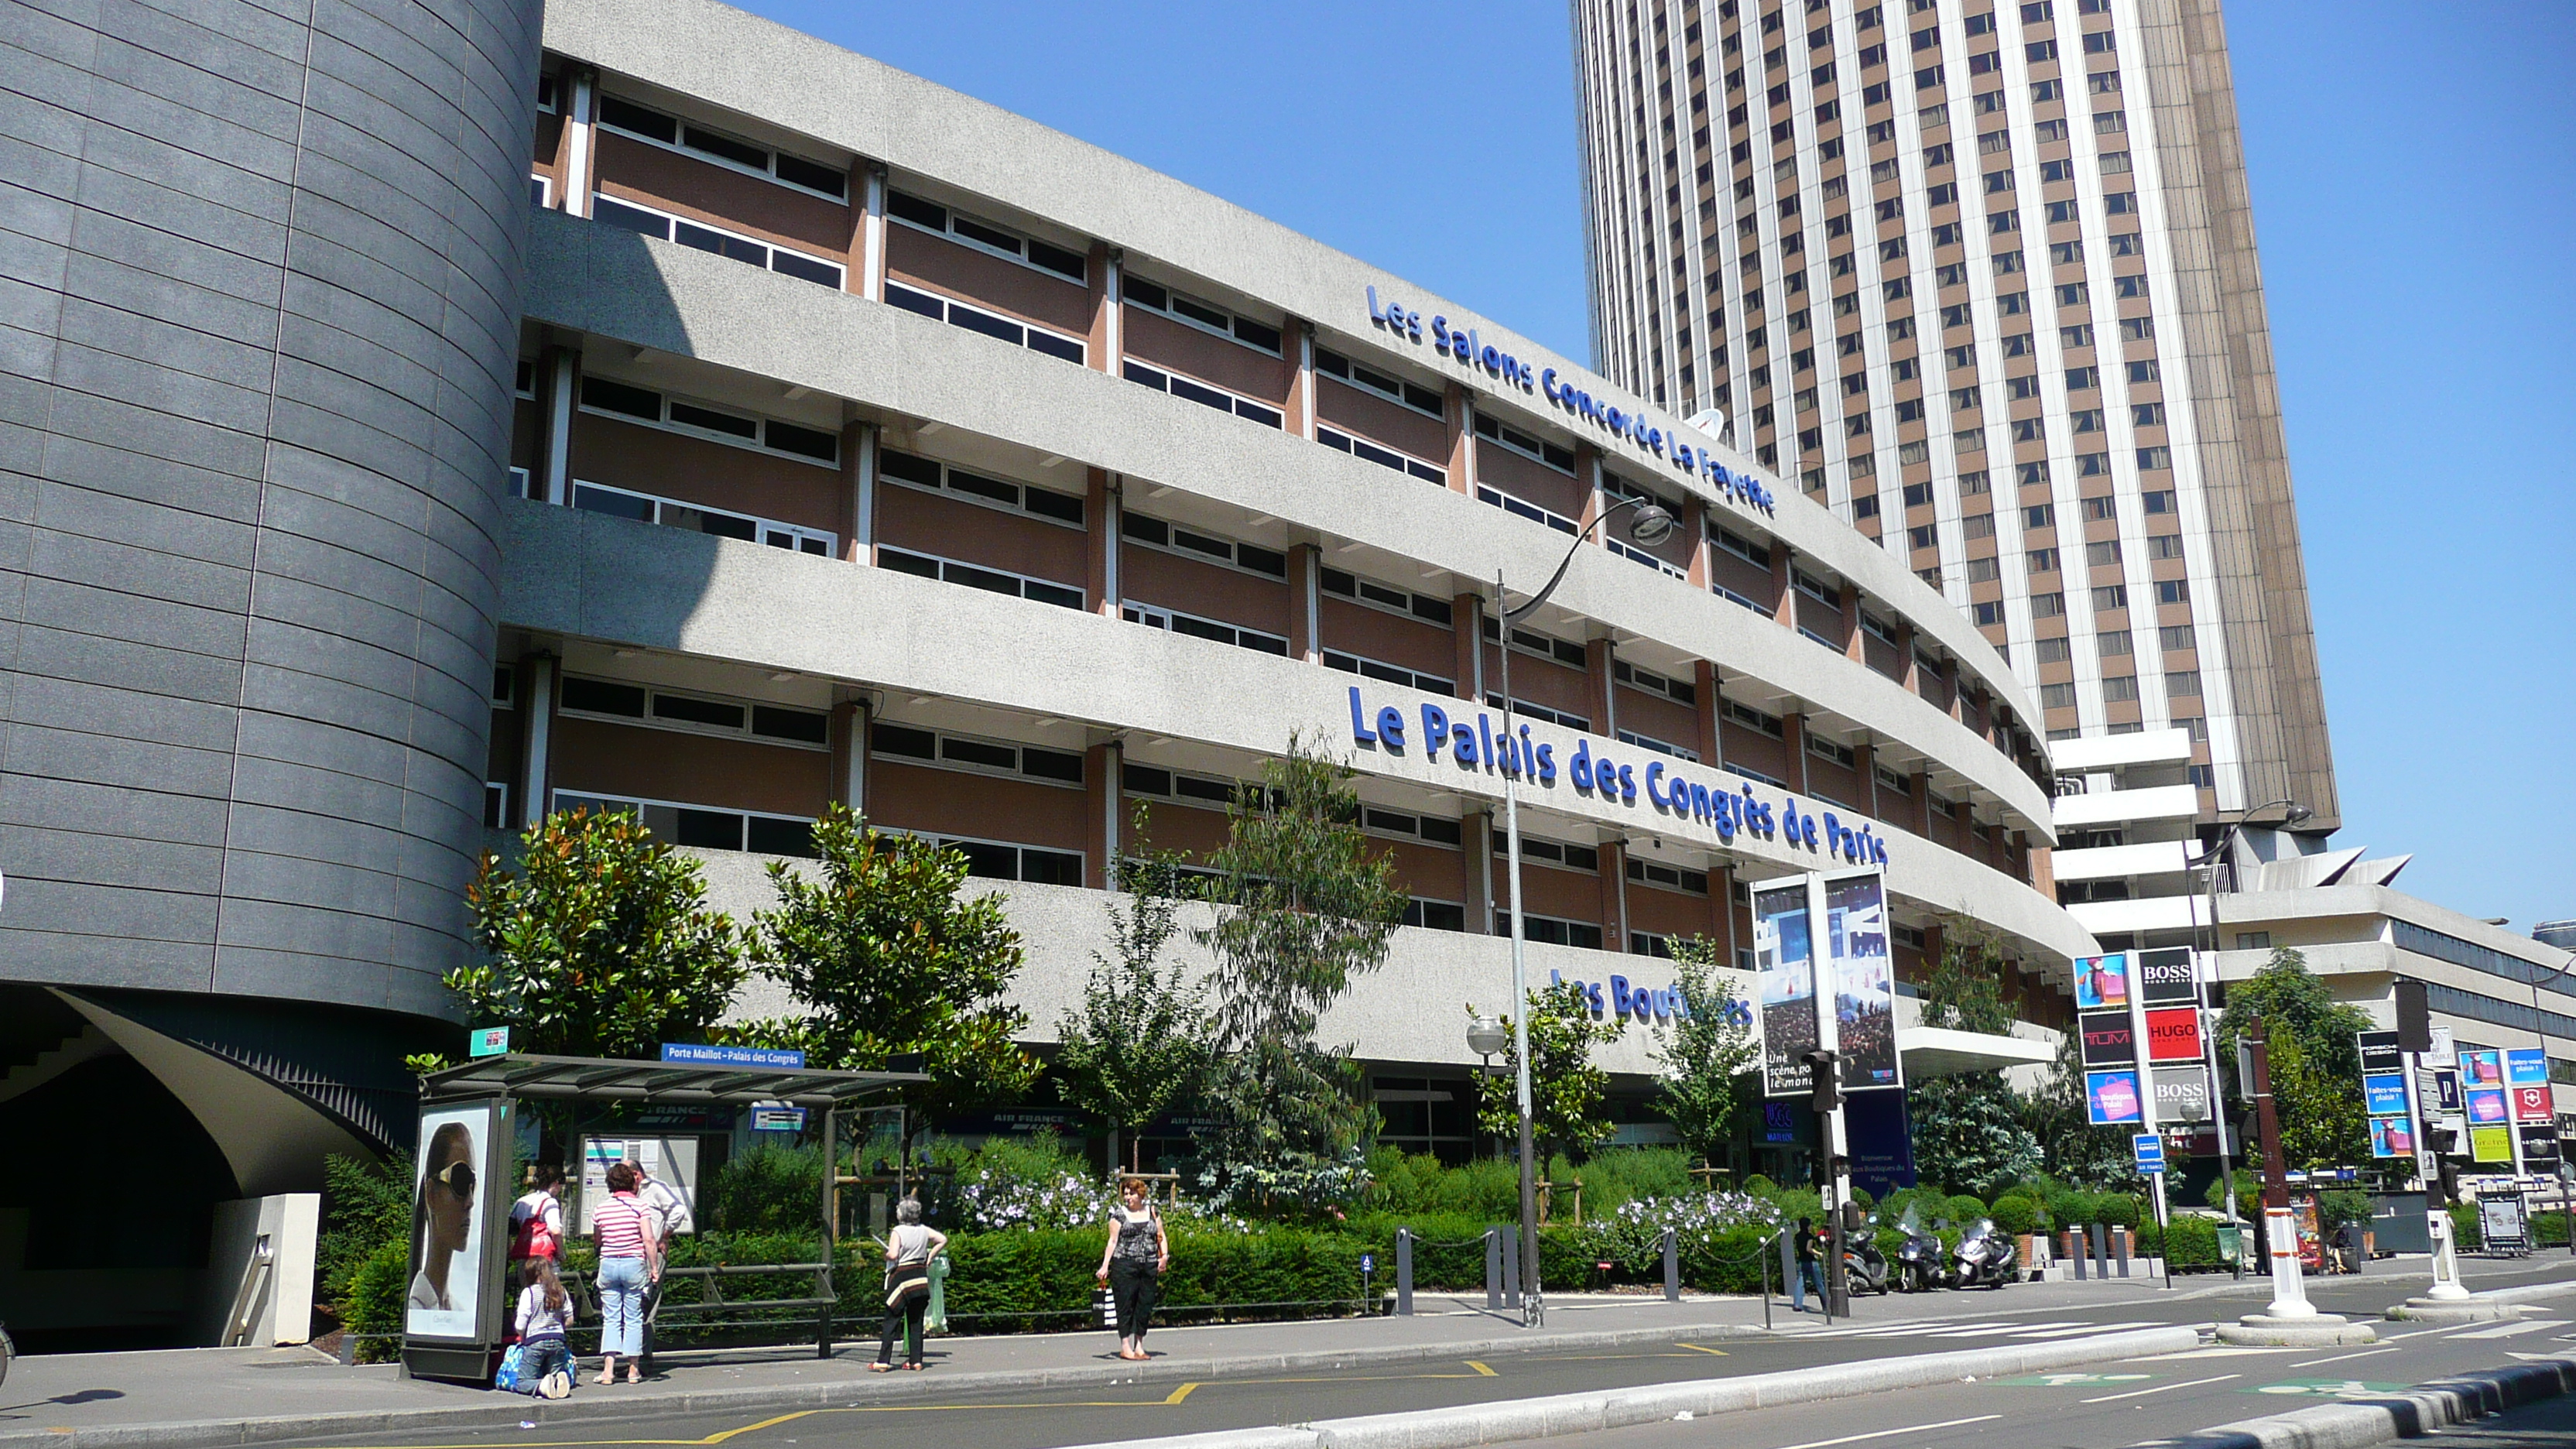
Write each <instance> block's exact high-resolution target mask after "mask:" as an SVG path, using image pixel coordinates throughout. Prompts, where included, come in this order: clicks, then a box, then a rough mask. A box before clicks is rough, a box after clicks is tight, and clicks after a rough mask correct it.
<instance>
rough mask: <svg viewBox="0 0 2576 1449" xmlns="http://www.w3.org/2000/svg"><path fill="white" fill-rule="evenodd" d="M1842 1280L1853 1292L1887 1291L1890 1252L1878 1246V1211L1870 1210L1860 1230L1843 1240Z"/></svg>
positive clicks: (1848, 1289)
mask: <svg viewBox="0 0 2576 1449" xmlns="http://www.w3.org/2000/svg"><path fill="white" fill-rule="evenodd" d="M1843 1283H1844V1285H1845V1288H1846V1291H1848V1292H1852V1293H1877V1294H1882V1295H1883V1294H1885V1293H1887V1292H1888V1291H1889V1290H1888V1279H1887V1255H1886V1254H1885V1253H1882V1252H1880V1251H1879V1250H1878V1214H1876V1213H1871V1214H1870V1215H1869V1217H1868V1219H1867V1220H1866V1221H1865V1222H1864V1223H1863V1224H1862V1226H1861V1228H1860V1230H1859V1231H1858V1232H1855V1233H1851V1234H1849V1235H1848V1236H1846V1237H1845V1238H1844V1240H1843Z"/></svg>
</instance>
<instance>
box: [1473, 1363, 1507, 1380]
mask: <svg viewBox="0 0 2576 1449" xmlns="http://www.w3.org/2000/svg"><path fill="white" fill-rule="evenodd" d="M1467 1367H1469V1368H1471V1369H1474V1370H1475V1371H1476V1372H1477V1374H1478V1375H1479V1376H1481V1377H1484V1378H1489V1379H1494V1378H1501V1377H1502V1375H1500V1374H1498V1373H1495V1372H1494V1371H1493V1370H1492V1369H1490V1368H1487V1367H1485V1366H1484V1365H1483V1364H1480V1363H1478V1362H1476V1361H1475V1360H1474V1359H1472V1358H1471V1359H1469V1360H1467Z"/></svg>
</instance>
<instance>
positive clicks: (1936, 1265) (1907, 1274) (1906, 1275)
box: [1896, 1207, 1946, 1293]
mask: <svg viewBox="0 0 2576 1449" xmlns="http://www.w3.org/2000/svg"><path fill="white" fill-rule="evenodd" d="M1896 1226H1897V1228H1898V1229H1899V1230H1901V1231H1902V1232H1903V1233H1904V1234H1905V1242H1904V1243H1903V1245H1902V1246H1900V1247H1898V1248H1897V1250H1896V1286H1897V1287H1898V1288H1900V1289H1902V1290H1903V1291H1905V1292H1907V1293H1929V1292H1931V1291H1932V1290H1933V1289H1935V1288H1938V1287H1940V1286H1941V1284H1942V1282H1943V1281H1944V1279H1945V1277H1946V1275H1945V1274H1944V1272H1943V1271H1942V1267H1941V1261H1942V1252H1941V1240H1940V1238H1938V1237H1936V1236H1934V1235H1933V1234H1931V1233H1929V1232H1926V1231H1925V1230H1924V1228H1923V1220H1922V1219H1921V1218H1919V1217H1917V1216H1915V1213H1914V1209H1912V1208H1910V1207H1909V1208H1907V1209H1906V1210H1905V1216H1903V1217H1901V1218H1899V1219H1897V1220H1896Z"/></svg>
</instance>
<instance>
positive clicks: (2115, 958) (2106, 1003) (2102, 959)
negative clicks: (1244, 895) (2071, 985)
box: [2075, 952, 2129, 1011]
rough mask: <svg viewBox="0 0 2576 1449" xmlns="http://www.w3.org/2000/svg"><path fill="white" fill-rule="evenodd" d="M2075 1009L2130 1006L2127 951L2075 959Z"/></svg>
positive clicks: (2118, 1008)
mask: <svg viewBox="0 0 2576 1449" xmlns="http://www.w3.org/2000/svg"><path fill="white" fill-rule="evenodd" d="M2075 1009H2076V1010H2078V1011H2126V1010H2128V1009H2129V957H2128V954H2127V953H2126V952H2114V953H2113V954H2111V955H2108V956H2078V957H2076V958H2075Z"/></svg>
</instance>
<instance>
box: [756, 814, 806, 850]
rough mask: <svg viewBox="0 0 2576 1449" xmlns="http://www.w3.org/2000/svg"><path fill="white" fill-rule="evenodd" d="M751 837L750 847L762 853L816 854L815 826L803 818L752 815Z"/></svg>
mask: <svg viewBox="0 0 2576 1449" xmlns="http://www.w3.org/2000/svg"><path fill="white" fill-rule="evenodd" d="M750 834H751V839H750V843H749V846H748V848H749V849H751V850H754V851H757V852H758V853H760V854H762V855H801V856H805V857H808V858H811V857H812V856H813V854H814V827H813V826H811V825H808V824H806V823H805V822H804V821H802V820H768V819H763V818H762V817H760V816H758V815H755V816H753V817H751V831H750Z"/></svg>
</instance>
